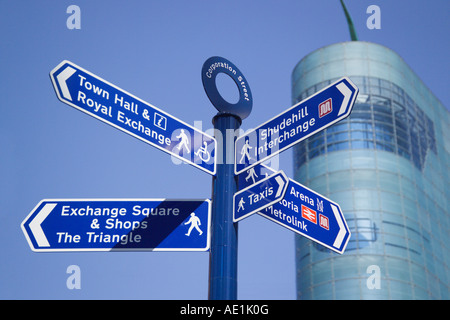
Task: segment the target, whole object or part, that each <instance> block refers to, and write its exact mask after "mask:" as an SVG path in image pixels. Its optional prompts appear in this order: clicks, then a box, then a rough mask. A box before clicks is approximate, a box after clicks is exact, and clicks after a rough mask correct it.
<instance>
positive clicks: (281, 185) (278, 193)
mask: <svg viewBox="0 0 450 320" xmlns="http://www.w3.org/2000/svg"><path fill="white" fill-rule="evenodd" d="M275 180H276V181H277V183H278V190H277V194H276V195H275V198H278V197H279V196H280V195H281V192H283V187H284V184H285V182H284V181H283V179H282V178H281V176H278V177H276V178H275Z"/></svg>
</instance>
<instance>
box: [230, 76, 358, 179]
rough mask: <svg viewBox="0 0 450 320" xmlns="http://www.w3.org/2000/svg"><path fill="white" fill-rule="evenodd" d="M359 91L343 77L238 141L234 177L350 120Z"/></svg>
mask: <svg viewBox="0 0 450 320" xmlns="http://www.w3.org/2000/svg"><path fill="white" fill-rule="evenodd" d="M357 94H358V88H357V87H356V86H355V85H354V84H353V83H352V82H351V81H350V79H348V78H347V77H344V78H342V79H340V80H338V81H336V82H335V83H333V84H331V85H329V86H328V87H326V88H324V89H323V90H321V91H319V92H317V93H316V94H314V95H312V96H310V97H309V98H307V99H305V100H303V101H301V102H300V103H298V104H296V105H294V106H293V107H291V108H289V109H288V110H286V111H284V112H283V113H281V114H279V115H278V116H276V117H274V118H273V119H271V120H269V121H267V122H265V123H263V124H262V125H260V126H259V127H257V128H256V129H253V130H252V131H249V132H248V133H246V134H244V135H242V136H240V137H239V138H237V139H236V142H235V146H236V154H235V173H236V174H240V173H242V172H243V171H244V170H247V169H249V168H251V167H252V166H255V165H256V164H258V163H261V162H264V161H265V160H267V159H269V158H270V157H272V156H274V155H276V154H278V153H280V152H281V151H283V150H286V149H288V148H290V147H292V146H293V145H294V144H296V143H298V142H300V141H302V140H304V139H306V138H308V137H310V136H311V135H313V134H315V133H317V132H319V131H321V130H323V129H325V128H327V127H329V126H331V125H332V124H334V123H336V122H337V121H340V120H342V119H344V118H345V117H347V116H348V115H349V114H350V112H351V110H352V108H353V104H354V102H355V99H356V96H357Z"/></svg>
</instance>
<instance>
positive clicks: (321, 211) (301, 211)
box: [258, 179, 350, 254]
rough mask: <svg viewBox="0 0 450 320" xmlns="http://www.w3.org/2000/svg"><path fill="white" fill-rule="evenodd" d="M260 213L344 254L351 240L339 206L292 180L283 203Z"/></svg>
mask: <svg viewBox="0 0 450 320" xmlns="http://www.w3.org/2000/svg"><path fill="white" fill-rule="evenodd" d="M258 213H259V214H260V215H262V216H263V217H265V218H268V219H270V220H272V221H274V222H276V223H278V224H280V225H282V226H283V227H285V228H288V229H290V230H292V231H294V232H296V233H298V234H301V235H302V236H305V237H307V238H309V239H311V240H313V241H315V242H317V243H319V244H321V245H323V246H325V247H327V248H329V249H331V250H333V251H335V252H338V253H341V254H342V253H343V252H344V251H345V248H346V246H347V243H348V240H349V239H350V230H349V228H348V226H347V223H346V221H345V218H344V215H343V214H342V211H341V208H340V207H339V205H338V204H337V203H335V202H333V201H331V200H330V199H327V198H325V197H324V196H322V195H320V194H318V193H316V192H314V191H312V190H311V189H309V188H307V187H305V186H303V185H301V184H300V183H298V182H296V181H294V180H291V179H289V184H288V188H287V191H286V194H285V196H284V198H283V199H282V201H279V202H277V203H275V204H273V205H272V206H271V207H267V208H265V209H263V210H260V211H259V212H258Z"/></svg>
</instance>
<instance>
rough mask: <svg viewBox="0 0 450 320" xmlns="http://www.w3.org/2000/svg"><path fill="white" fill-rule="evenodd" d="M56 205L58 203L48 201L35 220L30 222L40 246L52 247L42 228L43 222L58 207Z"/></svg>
mask: <svg viewBox="0 0 450 320" xmlns="http://www.w3.org/2000/svg"><path fill="white" fill-rule="evenodd" d="M56 205H57V204H56V203H47V204H46V205H45V206H44V207H43V208H42V209H41V211H39V213H38V214H37V215H36V217H35V218H34V219H33V221H31V222H30V230H31V232H32V233H33V235H34V238H35V239H36V242H37V244H38V246H39V247H50V244H49V243H48V240H47V237H46V236H45V234H44V231H43V230H42V227H41V224H42V222H44V220H45V219H46V218H47V216H48V215H49V214H50V212H52V210H53V209H54V208H55V207H56Z"/></svg>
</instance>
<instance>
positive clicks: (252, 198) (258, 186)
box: [233, 171, 289, 222]
mask: <svg viewBox="0 0 450 320" xmlns="http://www.w3.org/2000/svg"><path fill="white" fill-rule="evenodd" d="M288 181H289V179H288V177H287V176H286V175H285V174H284V172H283V171H279V172H277V173H275V174H273V175H271V176H268V177H266V178H264V179H262V180H260V181H258V182H257V183H255V184H253V185H251V186H249V187H247V188H245V189H243V190H240V191H238V192H236V193H235V194H234V196H233V221H234V222H238V221H240V220H242V219H244V218H246V217H248V216H249V215H251V214H253V213H256V212H258V211H260V210H262V209H264V208H266V207H268V206H271V205H272V204H274V203H276V202H278V201H280V200H282V199H283V197H284V193H285V192H286V189H287V185H288Z"/></svg>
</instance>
